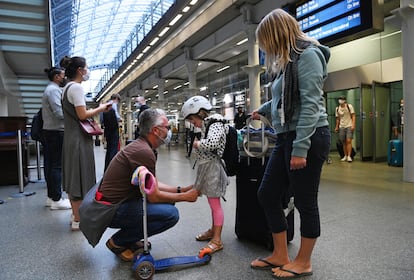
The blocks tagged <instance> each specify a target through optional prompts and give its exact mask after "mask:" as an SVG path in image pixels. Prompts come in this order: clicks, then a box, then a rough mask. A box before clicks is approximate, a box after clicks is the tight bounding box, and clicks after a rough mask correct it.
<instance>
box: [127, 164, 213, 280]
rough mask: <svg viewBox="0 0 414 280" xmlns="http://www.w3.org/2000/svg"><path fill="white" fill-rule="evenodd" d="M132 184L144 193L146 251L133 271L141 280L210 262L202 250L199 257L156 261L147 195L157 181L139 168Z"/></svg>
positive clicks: (136, 258)
mask: <svg viewBox="0 0 414 280" xmlns="http://www.w3.org/2000/svg"><path fill="white" fill-rule="evenodd" d="M131 183H132V184H133V185H135V186H138V187H139V189H140V191H141V193H142V200H143V212H144V213H143V230H144V251H143V253H141V254H138V255H136V256H135V257H134V259H133V265H132V270H133V271H134V272H135V276H136V278H137V279H139V280H147V279H152V277H153V276H154V274H155V271H163V270H168V269H178V268H185V267H192V266H198V265H205V264H207V263H209V262H210V260H211V255H210V254H209V252H208V251H203V250H201V251H200V253H199V255H198V256H181V257H172V258H165V259H159V260H154V258H153V257H152V256H151V254H150V252H149V246H148V229H147V198H146V196H147V194H151V193H152V192H153V191H154V189H155V184H156V180H155V178H154V176H153V175H152V174H151V172H149V171H148V169H147V168H146V167H145V166H139V167H138V168H137V169H136V170H135V172H134V174H133V175H132V179H131Z"/></svg>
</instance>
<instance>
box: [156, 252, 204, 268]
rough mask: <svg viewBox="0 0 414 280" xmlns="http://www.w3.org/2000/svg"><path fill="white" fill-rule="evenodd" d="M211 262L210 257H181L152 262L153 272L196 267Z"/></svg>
mask: <svg viewBox="0 0 414 280" xmlns="http://www.w3.org/2000/svg"><path fill="white" fill-rule="evenodd" d="M210 260H211V255H204V256H203V257H202V258H200V257H199V256H181V257H172V258H165V259H160V260H155V261H154V266H155V271H162V270H167V269H178V268H180V269H181V268H183V267H187V266H198V265H204V264H208V263H209V262H210Z"/></svg>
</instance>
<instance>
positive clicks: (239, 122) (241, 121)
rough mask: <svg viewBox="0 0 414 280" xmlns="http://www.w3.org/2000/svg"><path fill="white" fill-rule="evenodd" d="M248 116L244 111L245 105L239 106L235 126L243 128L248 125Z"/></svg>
mask: <svg viewBox="0 0 414 280" xmlns="http://www.w3.org/2000/svg"><path fill="white" fill-rule="evenodd" d="M246 119H247V116H246V114H245V113H244V110H243V107H237V114H236V115H235V116H234V127H235V128H236V129H242V128H243V127H245V126H246Z"/></svg>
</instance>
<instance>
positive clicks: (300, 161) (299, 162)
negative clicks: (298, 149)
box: [290, 156, 306, 170]
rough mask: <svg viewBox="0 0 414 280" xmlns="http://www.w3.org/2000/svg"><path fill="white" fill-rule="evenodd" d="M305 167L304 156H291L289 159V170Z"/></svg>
mask: <svg viewBox="0 0 414 280" xmlns="http://www.w3.org/2000/svg"><path fill="white" fill-rule="evenodd" d="M305 167H306V158H303V157H295V156H292V158H291V159H290V170H298V169H302V168H305Z"/></svg>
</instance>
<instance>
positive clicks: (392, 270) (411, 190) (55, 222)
mask: <svg viewBox="0 0 414 280" xmlns="http://www.w3.org/2000/svg"><path fill="white" fill-rule="evenodd" d="M104 153H105V150H104V149H103V147H102V146H100V147H96V153H95V154H96V163H97V175H98V177H99V176H101V175H102V170H103V165H104ZM332 160H333V162H332V163H331V164H326V165H325V167H324V170H323V175H322V181H321V187H320V196H319V197H320V212H321V221H322V236H321V237H320V238H319V240H318V242H317V246H316V248H315V251H314V254H313V270H314V275H313V276H311V277H308V278H304V279H314V280H316V279H318V280H332V279H337V280H341V279H343V280H348V279H390V280H396V279H401V280H409V279H414V184H412V183H404V182H402V180H401V178H402V168H396V167H389V166H387V165H386V164H384V163H381V164H373V163H362V162H360V161H358V160H356V161H355V162H353V163H351V164H349V163H342V162H340V161H339V158H338V157H337V156H336V154H333V155H332ZM191 167H192V162H190V160H188V159H186V158H185V151H184V150H183V149H181V148H178V147H171V149H170V150H168V149H166V148H161V149H159V160H158V166H157V168H158V169H157V173H158V177H159V179H160V180H161V181H164V182H170V183H171V184H176V185H178V184H180V185H186V184H191V183H192V181H193V179H194V173H195V172H194V171H193V170H192V169H191ZM33 172H34V171H32V173H33ZM31 179H33V180H35V179H37V176H36V175H35V174H34V173H33V174H32V178H31ZM25 191H26V192H36V194H34V195H32V196H27V197H26V196H24V197H20V198H15V197H13V196H14V195H15V194H18V193H19V188H18V186H0V199H2V200H4V201H5V203H4V204H2V205H0V239H1V242H0V248H1V258H0V279H3V280H6V279H7V280H9V279H10V280H11V279H13V280H14V279H31V280H32V279H91V280H92V279H134V277H133V274H132V272H131V269H130V267H131V264H130V263H125V262H122V261H120V260H119V259H117V257H116V256H114V255H113V254H112V253H111V252H110V251H109V250H107V249H106V247H105V241H106V240H107V239H108V238H109V236H110V235H111V234H112V233H113V232H114V230H112V229H109V230H107V232H106V233H105V235H104V237H103V239H102V240H101V243H100V244H98V245H97V247H95V248H92V247H91V246H90V245H89V244H88V242H87V241H86V239H85V238H84V237H83V235H82V233H81V232H71V231H70V228H69V219H70V211H68V210H61V211H50V210H49V209H48V208H46V207H44V203H45V201H46V188H45V183H44V182H43V181H39V182H33V183H29V184H28V185H27V186H26V188H25ZM226 198H227V202H223V205H224V211H225V226H224V230H223V241H224V246H225V248H224V250H223V251H221V252H218V253H216V254H214V255H213V258H212V260H211V262H210V263H209V264H208V265H206V266H202V267H196V268H189V269H185V270H179V271H173V272H166V273H157V274H156V275H155V277H154V279H169V280H170V279H180V280H186V279H191V280H195V279H208V280H210V279H211V280H215V279H217V280H218V279H226V280H227V279H246V280H250V279H272V277H271V274H270V271H256V270H252V269H250V267H249V263H250V261H251V260H252V259H254V258H256V257H258V256H266V255H267V254H268V253H269V252H268V251H267V250H266V249H265V248H263V247H260V246H257V245H254V244H250V243H246V242H241V241H240V240H238V239H237V238H236V236H235V234H234V220H235V205H236V201H235V198H236V186H235V179H234V178H232V179H231V184H230V186H229V187H228V192H227V195H226ZM177 207H178V208H179V210H180V215H181V218H180V221H179V223H178V224H177V225H176V226H175V227H174V228H173V229H171V230H169V231H167V232H164V233H162V234H160V235H157V236H154V237H152V238H151V242H152V245H153V250H152V251H151V254H152V255H153V257H154V258H156V259H158V258H164V257H171V256H181V255H194V254H197V252H198V250H199V248H200V247H201V246H202V245H203V244H204V243H200V242H197V241H195V239H194V236H195V235H196V234H197V233H198V232H200V231H202V230H205V229H207V228H208V227H209V225H210V224H211V218H210V210H209V207H208V205H207V202H206V199H205V197H202V198H200V199H199V200H198V201H197V202H195V203H178V204H177ZM295 219H296V224H297V222H298V220H299V218H298V217H297V214H296V217H295ZM295 234H296V236H295V239H294V240H293V242H291V244H290V245H289V252H290V255H291V256H292V257H293V256H294V255H295V253H296V252H297V250H298V246H299V243H298V241H299V235H300V234H299V226H296V232H295Z"/></svg>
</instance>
